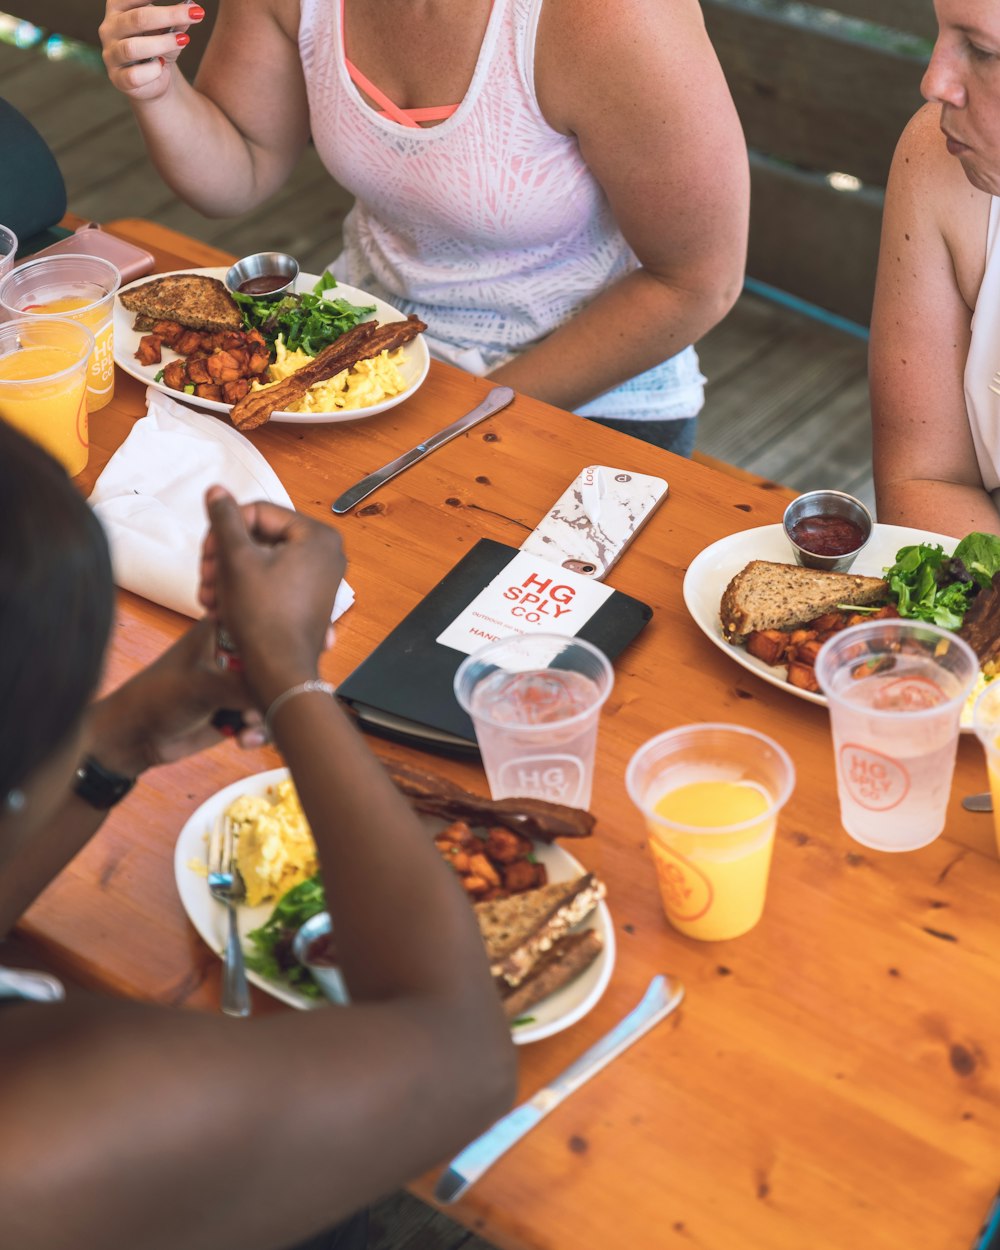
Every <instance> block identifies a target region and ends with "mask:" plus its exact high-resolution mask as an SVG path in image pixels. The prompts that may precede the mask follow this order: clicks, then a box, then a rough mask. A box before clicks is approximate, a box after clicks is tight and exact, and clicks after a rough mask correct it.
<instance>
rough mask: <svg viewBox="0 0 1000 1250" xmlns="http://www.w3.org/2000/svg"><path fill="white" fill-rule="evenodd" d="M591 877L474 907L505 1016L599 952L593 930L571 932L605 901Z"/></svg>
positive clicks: (554, 987) (564, 979) (570, 976)
mask: <svg viewBox="0 0 1000 1250" xmlns="http://www.w3.org/2000/svg"><path fill="white" fill-rule="evenodd" d="M604 893H605V890H604V883H603V882H601V881H599V880H598V879H597V878H596V877H595V876H593V875H592V874H591V873H584V874H582V875H581V876H579V877H575V878H574V879H573V880H571V881H554V882H550V883H549V884H548V885H544V886H541V887H540V888H539V889H537V890H525V891H524V892H523V893H521V894H513V895H511V896H510V897H509V898H503V899H494V900H492V901H490V902H488V903H477V904H476V905H475V908H476V918H477V920H478V921H479V929H480V932H481V933H482V935H483V943H484V945H485V947H486V954H487V956H488V957H489V961H490V971H491V973H492V974H493V977H494V980H495V981H496V984H497V988H498V990H499V991H500V995H501V997H502V998H503V1000H504V1009H505V1011H506V1012H507V1015H508V1017H509V1018H513V1017H515V1016H518V1015H520V1014H521V1013H522V1012H523V1011H525V1010H526V1009H527V1008H528V1007H530V1006H532V1005H534V1003H537V1002H539V1001H540V1000H541V999H542V998H545V997H547V996H548V995H549V994H551V993H552V992H553V991H554V990H557V989H559V988H560V987H561V986H563V985H566V984H567V983H568V982H569V981H571V980H572V979H573V978H574V977H575V976H577V975H578V974H579V973H581V972H582V971H583V970H584V968H586V967H588V966H589V965H590V964H591V963H593V961H594V959H596V958H597V956H598V955H599V954H600V951H601V937H600V934H599V933H597V932H595V931H594V930H585V931H582V932H576V933H574V932H572V930H573V929H574V928H575V926H576V925H578V924H579V923H580V922H581V921H582V920H585V919H586V917H587V916H589V915H590V913H591V912H592V911H593V910H594V908H595V907H596V906H597V904H598V902H599V901H600V900H601V899H602V898H603V897H604Z"/></svg>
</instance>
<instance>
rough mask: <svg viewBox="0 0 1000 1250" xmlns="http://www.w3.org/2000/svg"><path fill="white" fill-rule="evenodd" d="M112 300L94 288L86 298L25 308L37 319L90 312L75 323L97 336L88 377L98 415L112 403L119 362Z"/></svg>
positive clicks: (62, 299) (71, 297)
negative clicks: (116, 366) (81, 310)
mask: <svg viewBox="0 0 1000 1250" xmlns="http://www.w3.org/2000/svg"><path fill="white" fill-rule="evenodd" d="M111 307H112V298H111V296H108V295H106V294H105V292H104V290H103V289H102V288H101V287H99V286H97V285H94V286H93V289H92V291H88V292H86V293H85V294H83V295H66V296H61V297H59V298H57V299H46V300H44V301H43V302H41V303H37V304H25V305H24V307H23V308H22V309H21V311H22V312H24V313H30V314H32V315H33V316H43V317H61V316H63V315H64V314H66V313H70V314H72V313H75V312H78V310H79V309H81V308H82V309H86V311H85V312H82V313H80V314H79V316H76V317H73V318H72V320H74V321H79V322H80V323H81V325H85V326H86V327H87V329H88V330H90V332H91V334H93V336H94V340H95V344H96V345H95V347H94V354H93V355H92V356H91V358H90V371H89V373H88V375H87V408H88V409H89V411H90V412H96V411H97V410H98V409H99V408H103V407H104V405H105V404H109V403H111V400H112V399H113V398H114V394H115V361H114V341H113V324H112V320H111Z"/></svg>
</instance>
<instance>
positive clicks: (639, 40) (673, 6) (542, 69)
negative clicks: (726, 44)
mask: <svg viewBox="0 0 1000 1250" xmlns="http://www.w3.org/2000/svg"><path fill="white" fill-rule="evenodd" d="M714 62H715V54H714V51H713V49H712V45H711V43H710V42H709V40H708V36H707V34H706V32H705V23H704V19H703V18H702V14H701V7H700V5H699V4H698V2H697V0H618V2H617V3H615V4H608V3H607V0H544V4H543V5H542V11H541V18H540V20H539V24H538V38H537V45H536V56H535V73H536V86H537V88H538V93H539V99H540V101H541V103H542V107H543V111H544V112H545V113H546V115H547V116H548V117H549V121H550V123H551V124H553V125H555V126H556V127H557V129H564V126H563V125H562V124H561V123H562V121H563V120H564V119H566V118H570V116H571V114H572V113H574V112H575V111H576V106H577V104H578V103H579V102H580V101H584V102H585V104H586V107H587V108H588V109H590V108H592V107H593V106H594V104H595V103H596V102H597V101H600V100H603V106H604V107H617V108H618V111H619V112H620V113H621V115H622V117H623V118H626V117H627V116H628V114H629V113H630V112H632V111H633V110H634V109H636V108H637V107H641V106H642V104H643V101H652V102H654V103H655V101H656V100H658V99H659V97H660V95H661V94H662V93H663V92H667V93H670V92H672V91H674V90H682V91H684V92H685V93H692V92H693V93H695V94H696V93H697V90H698V81H699V77H700V75H701V73H702V72H703V70H704V69H705V68H706V67H707V66H712V65H713V63H714ZM714 68H715V69H717V65H715V67H714ZM595 88H596V91H595ZM553 114H556V115H558V116H555V117H554V116H553ZM569 128H572V126H571V124H570V127H569Z"/></svg>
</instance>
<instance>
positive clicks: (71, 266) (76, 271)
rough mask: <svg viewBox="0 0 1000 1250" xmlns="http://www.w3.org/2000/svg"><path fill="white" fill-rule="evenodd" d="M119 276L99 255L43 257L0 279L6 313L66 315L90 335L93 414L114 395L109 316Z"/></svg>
mask: <svg viewBox="0 0 1000 1250" xmlns="http://www.w3.org/2000/svg"><path fill="white" fill-rule="evenodd" d="M120 286H121V274H120V273H119V272H118V269H117V268H116V267H115V266H114V265H112V263H111V262H110V261H108V260H104V259H103V258H102V257H100V256H45V257H42V258H40V259H39V260H29V261H28V262H27V263H26V264H23V265H18V266H17V268H16V269H14V270H13V271H12V272H11V273H9V274H8V275H7V277H6V278H4V279H3V280H2V281H0V307H2V309H3V312H4V314H5V315H6V316H7V317H67V318H69V319H70V320H71V321H79V322H80V323H81V324H82V325H85V326H86V327H87V329H88V330H90V332H91V333H92V334H93V336H94V340H95V344H96V346H95V348H94V352H93V356H92V358H91V361H90V373H89V375H88V378H87V408H88V410H89V411H90V412H96V411H97V410H98V409H99V408H103V407H104V406H105V404H109V403H110V402H111V400H112V399H113V398H114V394H115V361H114V340H113V318H112V313H113V311H114V302H115V292H116V291H117V290H118V288H119V287H120Z"/></svg>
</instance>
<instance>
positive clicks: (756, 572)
mask: <svg viewBox="0 0 1000 1250" xmlns="http://www.w3.org/2000/svg"><path fill="white" fill-rule="evenodd" d="M888 597H889V586H888V583H887V582H885V581H883V580H882V578H880V577H863V576H862V575H860V574H858V573H827V572H824V570H822V569H806V568H801V567H800V566H799V565H797V564H775V563H772V562H770V561H768V560H752V561H751V562H750V563H749V564H748V565H747V566H746V568H744V569H742V570H741V571H740V572H739V573H737V574H736V576H735V577H734V578H733V580H732V581H731V582H730V583H729V585H728V586H727V587H726V589H725V591H724V592H723V595H722V603H721V605H720V612H719V615H720V618H721V621H722V632H723V634H724V635H725V637H726V639H727V640H728V641H729V642H731V643H733V644H734V645H736V644H739V643H742V642H745V641H746V639H747V637H748V636H749V635H750V634H752V633H753V632H754V630H764V629H781V630H788V629H794V628H795V627H796V626H799V625H803V624H804V623H805V622H806V621H812V620H815V619H816V617H818V616H822V615H823V614H824V613H826V612H833V611H835V610H836V609H837V607H838V606H839V605H840V604H842V603H848V604H856V605H858V606H859V607H871V606H873V605H875V604H881V603H885V602H886V601H887V600H888Z"/></svg>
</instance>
